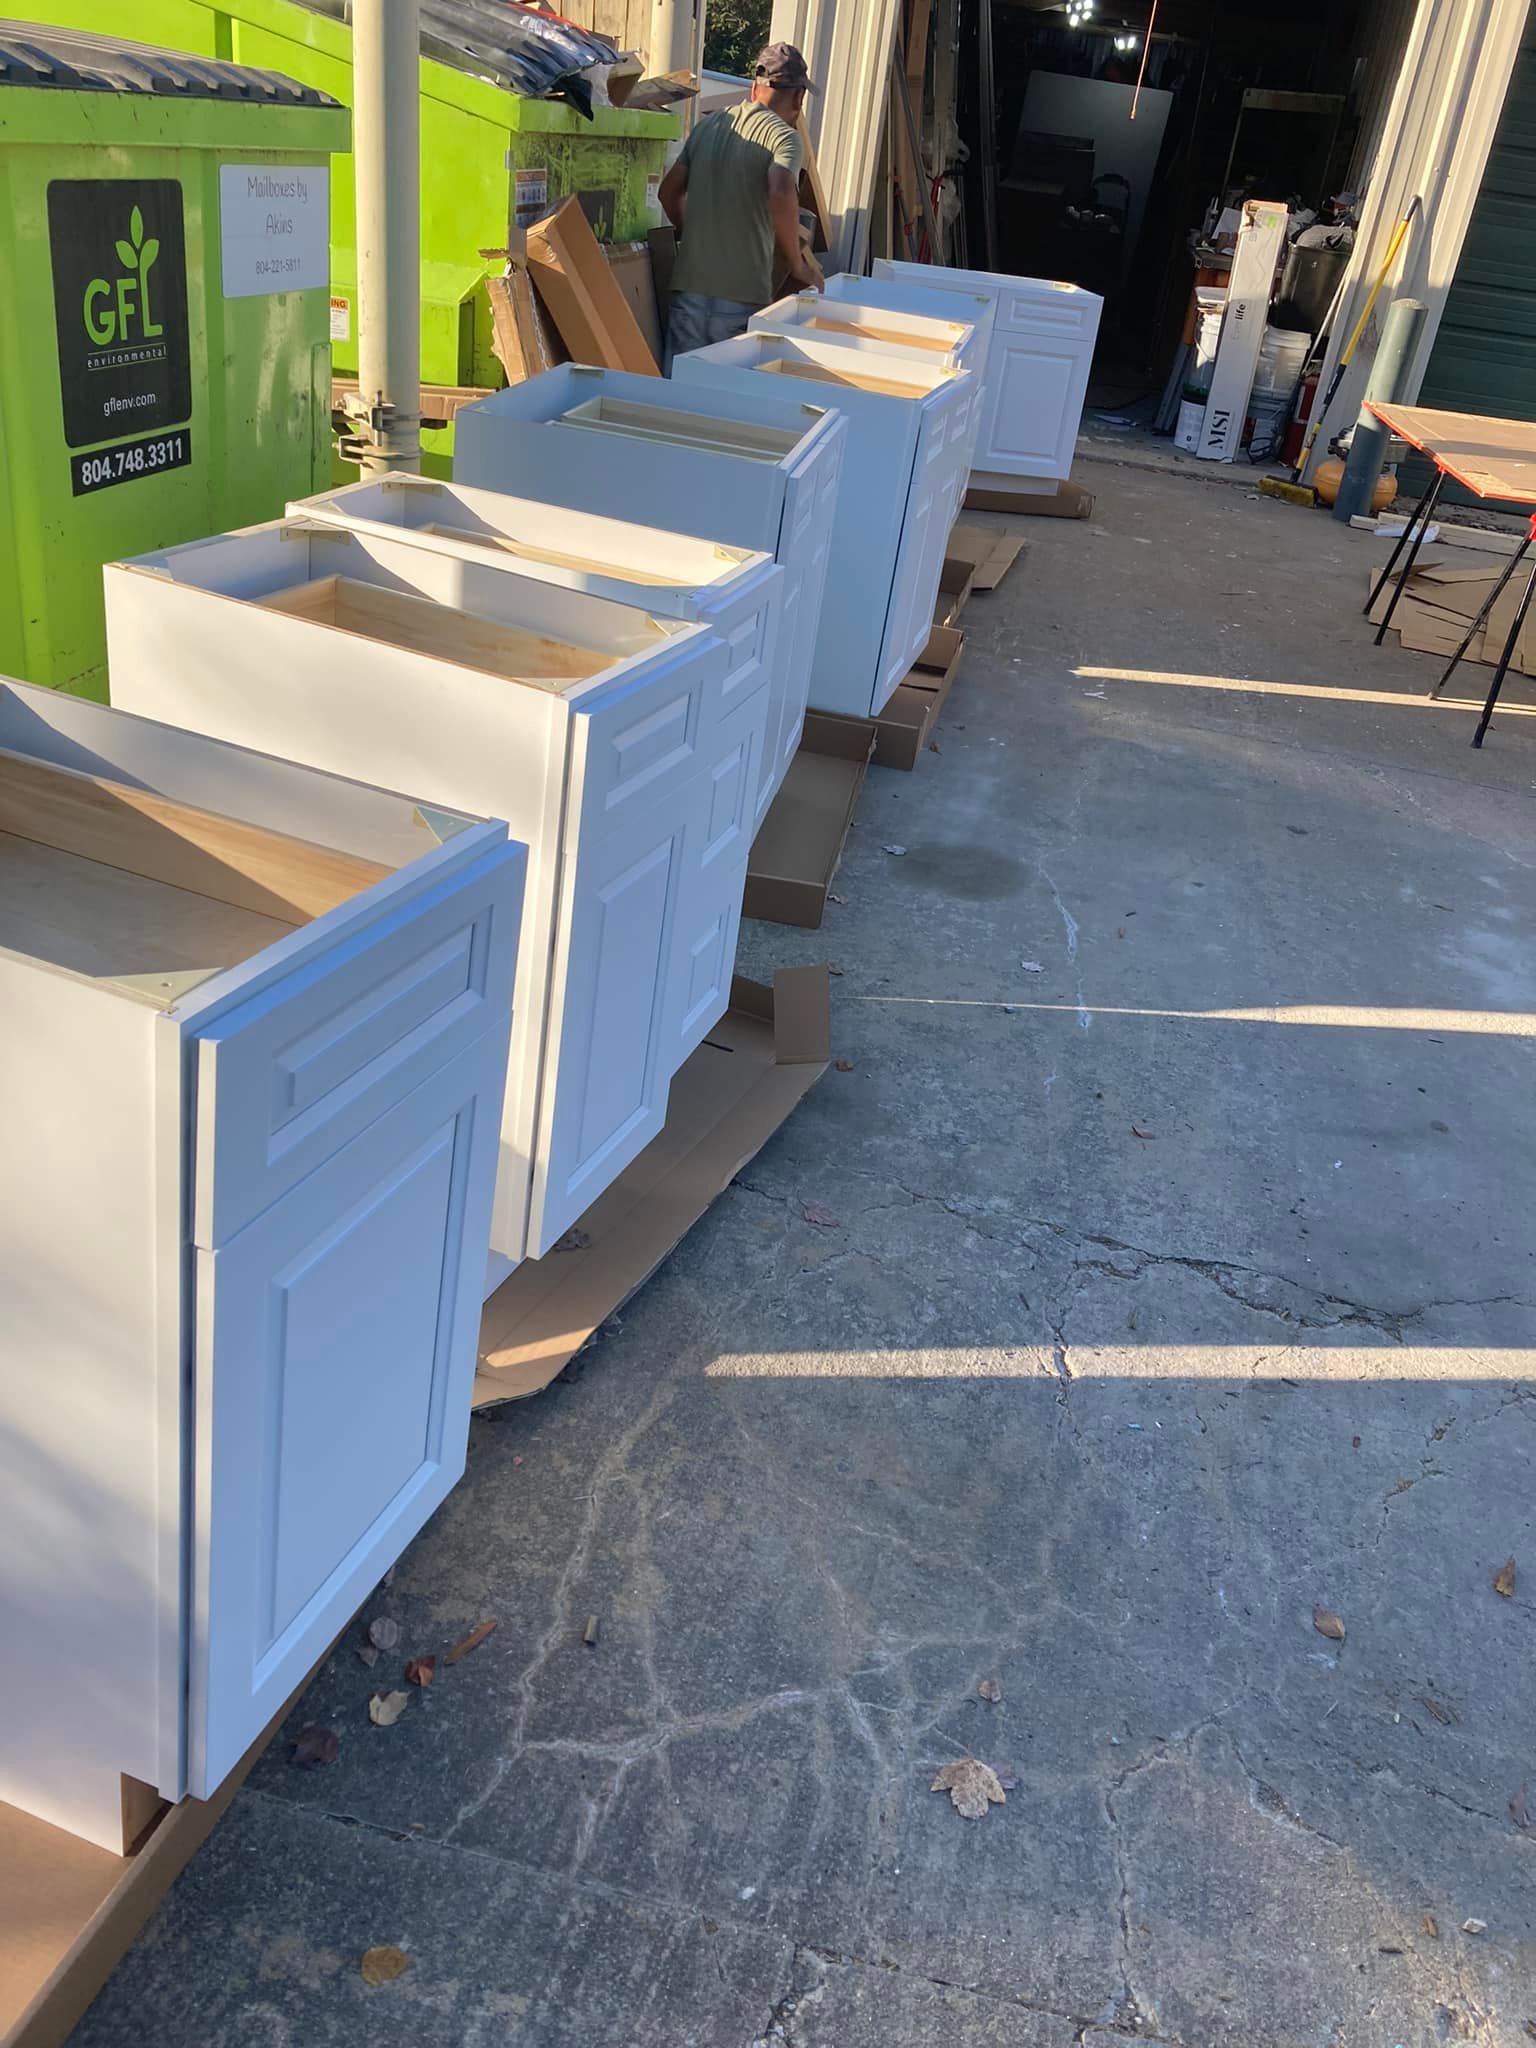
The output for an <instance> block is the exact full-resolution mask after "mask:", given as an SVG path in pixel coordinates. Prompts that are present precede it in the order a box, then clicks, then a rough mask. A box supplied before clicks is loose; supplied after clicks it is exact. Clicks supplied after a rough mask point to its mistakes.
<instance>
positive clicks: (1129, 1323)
mask: <svg viewBox="0 0 1536 2048" xmlns="http://www.w3.org/2000/svg"><path fill="white" fill-rule="evenodd" d="M1125 1327H1126V1328H1127V1329H1128V1330H1134V1329H1135V1327H1136V1310H1135V1309H1132V1310H1131V1312H1130V1314H1129V1315H1128V1316H1127V1317H1126V1319H1125Z"/></svg>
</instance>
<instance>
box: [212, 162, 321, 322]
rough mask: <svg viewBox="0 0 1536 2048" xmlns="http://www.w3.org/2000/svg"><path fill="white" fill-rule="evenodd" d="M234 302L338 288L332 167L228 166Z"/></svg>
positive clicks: (222, 185) (229, 290)
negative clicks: (333, 274) (334, 276)
mask: <svg viewBox="0 0 1536 2048" xmlns="http://www.w3.org/2000/svg"><path fill="white" fill-rule="evenodd" d="M219 234H220V240H221V242H222V245H223V255H224V296H225V298H226V299H254V298H260V297H261V296H262V295H263V294H265V293H267V292H302V291H309V290H311V289H312V288H314V287H315V286H319V287H321V288H322V289H324V288H326V287H328V286H329V284H330V281H331V172H330V166H329V165H328V164H220V166H219Z"/></svg>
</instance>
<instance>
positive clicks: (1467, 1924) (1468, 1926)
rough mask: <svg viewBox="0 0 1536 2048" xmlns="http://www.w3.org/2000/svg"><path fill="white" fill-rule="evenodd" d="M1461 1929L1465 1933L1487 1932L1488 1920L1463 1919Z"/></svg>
mask: <svg viewBox="0 0 1536 2048" xmlns="http://www.w3.org/2000/svg"><path fill="white" fill-rule="evenodd" d="M1461 1931H1462V1933H1463V1934H1486V1933H1487V1932H1488V1922H1487V1921H1486V1920H1463V1921H1462V1923H1461Z"/></svg>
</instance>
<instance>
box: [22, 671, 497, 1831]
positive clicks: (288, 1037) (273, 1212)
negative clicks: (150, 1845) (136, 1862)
mask: <svg viewBox="0 0 1536 2048" xmlns="http://www.w3.org/2000/svg"><path fill="white" fill-rule="evenodd" d="M524 867H525V852H524V849H523V848H522V847H520V846H516V845H512V844H509V842H508V840H507V835H506V828H505V826H503V825H501V824H498V823H489V822H484V821H482V820H477V819H473V818H470V817H467V816H464V815H460V814H454V813H450V812H448V811H438V812H435V813H431V814H428V813H425V812H423V811H422V810H420V809H419V808H418V806H417V804H416V803H415V802H414V801H413V800H412V799H410V798H407V797H401V796H395V795H391V794H388V793H386V792H384V791H382V790H378V789H371V788H368V787H366V786H364V785H362V784H359V783H340V782H336V781H335V780H334V779H333V778H331V777H329V776H325V775H321V774H318V773H316V772H315V771H314V770H313V769H310V768H302V767H297V766H295V765H293V764H292V763H290V762H286V761H275V760H267V759H264V758H263V757H261V756H260V755H257V754H252V753H248V752H246V751H244V750H243V749H241V748H237V747H231V746H225V745H222V744H220V743H219V742H217V741H214V740H210V739H207V738H204V737H202V736H201V735H198V734H195V733H188V732H183V731H177V730H175V729H173V728H169V727H165V726H161V725H156V724H154V723H152V722H150V721H148V720H145V719H138V718H133V717H130V716H129V715H127V714H126V713H124V712H121V711H116V710H109V709H108V708H107V707H106V706H104V705H97V704H88V703H84V702H82V701H80V700H79V699H74V698H68V697H63V696H61V695H59V694H57V693H55V692H53V691H50V690H32V689H28V688H26V687H25V686H22V685H19V684H10V683H0V1009H3V1013H4V1016H5V1030H6V1058H5V1060H4V1062H3V1063H0V1125H3V1128H4V1130H5V1134H6V1172H5V1174H4V1175H3V1176H0V1296H3V1298H4V1301H5V1314H4V1316H3V1317H0V1418H3V1436H4V1443H5V1492H6V1502H5V1507H6V1543H5V1574H4V1585H3V1590H0V1629H3V1631H4V1636H5V1642H6V1661H7V1679H6V1686H5V1698H6V1708H5V1715H4V1725H3V1727H0V1799H3V1800H5V1801H6V1802H8V1803H9V1804H11V1805H14V1806H18V1807H20V1808H22V1809H23V1810H24V1811H26V1812H29V1813H34V1814H37V1815H38V1816H40V1817H41V1818H42V1819H44V1820H47V1821H50V1822H52V1823H53V1824H55V1825H56V1826H59V1827H63V1828H66V1829H69V1830H70V1831H71V1832H73V1833H75V1834H79V1835H83V1836H85V1837H87V1838H88V1839H89V1840H91V1841H93V1842H96V1843H99V1844H100V1845H102V1846H103V1847H105V1848H108V1849H111V1850H113V1851H115V1852H117V1853H122V1852H123V1849H124V1840H123V1829H124V1816H125V1813H126V1812H129V1811H131V1810H133V1809H134V1807H135V1806H136V1805H137V1806H140V1807H141V1806H142V1800H143V1797H144V1796H145V1792H146V1788H147V1791H148V1794H149V1795H150V1796H153V1795H154V1794H158V1795H159V1796H161V1797H163V1798H164V1799H167V1800H171V1801H174V1800H177V1799H180V1798H181V1797H183V1796H184V1795H185V1794H187V1793H192V1794H194V1795H196V1796H198V1797H207V1796H209V1795H210V1794H211V1793H213V1792H214V1791H215V1790H216V1789H217V1787H218V1785H219V1783H220V1782H221V1780H222V1779H223V1778H224V1777H225V1775H226V1774H227V1773H228V1771H229V1769H230V1768H231V1766H232V1765H233V1764H234V1763H235V1762H237V1761H238V1759H239V1758H240V1756H241V1755H242V1754H243V1752H244V1751H245V1749H246V1748H247V1747H248V1746H249V1744H250V1743H251V1742H252V1741H253V1740H254V1739H255V1738H256V1736H257V1735H258V1733H259V1732H260V1730H261V1729H262V1727H263V1726H264V1725H265V1723H266V1722H267V1721H268V1720H269V1719H270V1718H271V1716H272V1714H273V1713H274V1712H275V1711H276V1710H277V1709H278V1708H279V1707H280V1706H281V1705H282V1703H283V1701H284V1700H285V1699H286V1697H287V1696H288V1694H289V1693H290V1692H291V1691H292V1689H293V1688H294V1686H295V1685H296V1684H297V1683H298V1682H299V1680H300V1679H301V1678H302V1677H303V1676H304V1674H305V1672H306V1671H307V1670H308V1669H309V1667H310V1666H311V1664H312V1663H313V1662H314V1661H315V1659H316V1658H317V1657H318V1656H319V1655H320V1654H321V1653H322V1652H323V1651H324V1649H325V1647H326V1645H327V1644H328V1643H329V1642H330V1641H331V1640H332V1638H333V1637H334V1635H335V1634H336V1632H337V1631H338V1630H339V1629H340V1628H341V1627H343V1626H344V1625H345V1624H346V1622H347V1621H348V1620H349V1618H350V1617H351V1615H352V1614H353V1612H354V1611H355V1609H356V1608H357V1606H358V1605H359V1604H360V1602H361V1601H362V1600H363V1599H364V1598H365V1597H366V1595H367V1592H368V1590H369V1589H370V1588H371V1587H372V1586H373V1585H375V1584H376V1583H377V1581H378V1579H379V1578H380V1577H381V1576H382V1574H383V1573H384V1572H385V1571H386V1570H387V1569H388V1567H389V1566H390V1564H391V1563H392V1562H393V1561H394V1559H395V1557H396V1556H397V1555H398V1554H399V1552H400V1551H401V1550H402V1549H403V1548H404V1546H405V1544H406V1543H407V1542H408V1541H409V1540H410V1538H411V1537H412V1536H413V1535H414V1534H415V1532H416V1531H417V1530H418V1529H419V1528H420V1527H421V1525H422V1523H423V1522H424V1521H425V1520H426V1519H427V1517H428V1516H429V1515H430V1514H431V1512H432V1510H433V1509H434V1508H435V1507H436V1506H437V1504H438V1503H439V1502H440V1501H441V1500H442V1499H443V1497H444V1496H445V1494H446V1493H447V1492H448V1491H449V1489H450V1488H451V1487H452V1485H453V1483H454V1481H455V1479H456V1478H457V1477H458V1476H459V1474H460V1472H461V1471H462V1470H463V1465H464V1456H465V1447H466V1441H467V1435H468V1426H469V1405H470V1391H471V1386H472V1383H473V1379H474V1371H475V1351H476V1339H477V1334H478V1328H479V1309H480V1291H481V1280H482V1276H483V1272H484V1262H485V1239H486V1233H487V1231H488V1229H489V1223H490V1210H491V1199H492V1189H493V1184H494V1179H495V1171H496V1144H495V1136H496V1126H497V1119H498V1116H499V1111H500V1103H501V1098H502V1092H503V1086H504V1081H505V1073H506V1058H507V1044H508V1037H509V1033H510V1021H511V1020H510V1009H511V1004H512V994H513V981H514V976H515V970H516V964H517V952H518V932H519V926H520V920H521V898H522V887H523V874H524ZM125 1780H127V1781H128V1784H127V1786H126V1787H125V1783H124V1781H125ZM130 1794H131V1795H133V1796H130Z"/></svg>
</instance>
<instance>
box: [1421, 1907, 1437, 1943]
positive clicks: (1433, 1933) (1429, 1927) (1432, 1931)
mask: <svg viewBox="0 0 1536 2048" xmlns="http://www.w3.org/2000/svg"><path fill="white" fill-rule="evenodd" d="M1424 1932H1425V1933H1426V1934H1427V1935H1428V1936H1429V1938H1430V1940H1431V1941H1438V1940H1439V1939H1440V1922H1439V1921H1438V1920H1437V1919H1436V1918H1435V1916H1434V1914H1433V1913H1426V1914H1425V1915H1424Z"/></svg>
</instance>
